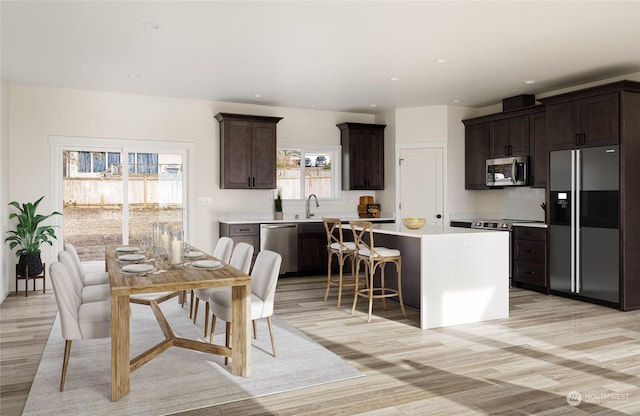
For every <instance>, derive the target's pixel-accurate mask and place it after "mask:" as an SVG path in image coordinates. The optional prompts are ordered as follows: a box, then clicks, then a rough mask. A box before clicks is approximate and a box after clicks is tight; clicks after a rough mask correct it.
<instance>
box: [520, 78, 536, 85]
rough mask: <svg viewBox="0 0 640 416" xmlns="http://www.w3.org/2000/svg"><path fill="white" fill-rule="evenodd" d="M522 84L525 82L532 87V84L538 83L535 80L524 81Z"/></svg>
mask: <svg viewBox="0 0 640 416" xmlns="http://www.w3.org/2000/svg"><path fill="white" fill-rule="evenodd" d="M522 82H524V83H525V84H527V85H530V84H535V83H536V80H535V79H528V80H526V81H522Z"/></svg>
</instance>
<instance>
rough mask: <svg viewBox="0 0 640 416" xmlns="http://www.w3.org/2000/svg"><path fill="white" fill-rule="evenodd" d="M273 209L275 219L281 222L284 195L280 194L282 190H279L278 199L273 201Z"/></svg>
mask: <svg viewBox="0 0 640 416" xmlns="http://www.w3.org/2000/svg"><path fill="white" fill-rule="evenodd" d="M273 208H274V211H275V213H274V215H273V219H275V220H281V219H282V195H281V194H280V189H278V194H277V196H276V198H275V199H274V200H273Z"/></svg>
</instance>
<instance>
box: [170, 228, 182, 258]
mask: <svg viewBox="0 0 640 416" xmlns="http://www.w3.org/2000/svg"><path fill="white" fill-rule="evenodd" d="M183 258H184V238H183V232H182V231H177V230H176V231H174V232H173V233H172V234H171V249H170V251H169V261H170V262H171V267H182V266H183V265H184V263H183Z"/></svg>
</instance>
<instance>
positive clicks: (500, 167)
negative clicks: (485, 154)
mask: <svg viewBox="0 0 640 416" xmlns="http://www.w3.org/2000/svg"><path fill="white" fill-rule="evenodd" d="M528 159H529V158H528V157H527V156H519V157H503V158H500V159H487V186H522V185H527V180H528V177H529V161H528Z"/></svg>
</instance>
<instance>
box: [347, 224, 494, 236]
mask: <svg viewBox="0 0 640 416" xmlns="http://www.w3.org/2000/svg"><path fill="white" fill-rule="evenodd" d="M342 226H343V227H344V228H348V227H349V224H343V225H342ZM373 231H374V232H376V233H380V234H389V235H398V236H403V237H414V238H422V237H423V236H428V235H452V234H480V233H496V232H503V231H500V230H480V229H475V228H461V227H449V226H445V227H444V229H443V230H439V229H434V228H431V227H427V226H423V227H422V228H420V229H419V230H410V229H408V228H407V227H405V226H404V225H402V224H399V223H394V224H388V223H387V224H384V223H383V224H374V226H373Z"/></svg>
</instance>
